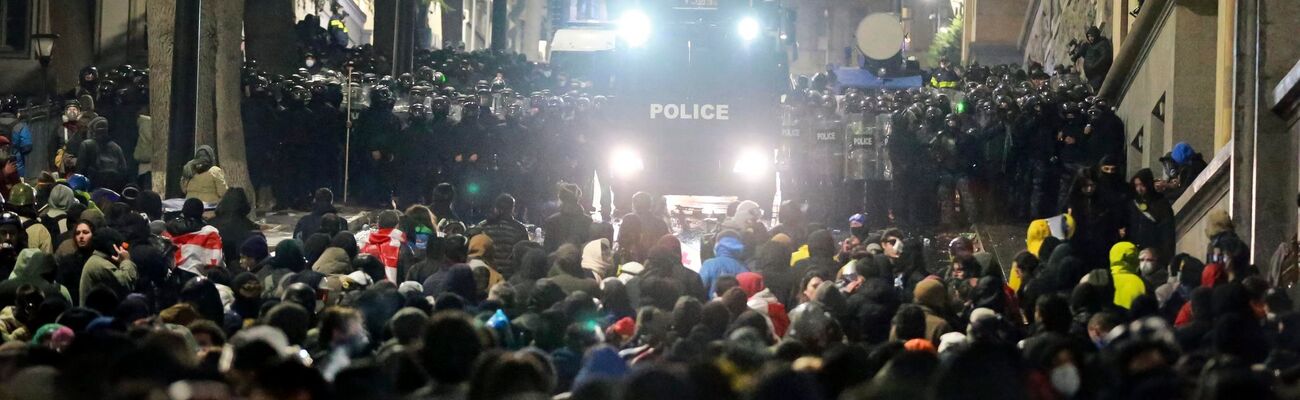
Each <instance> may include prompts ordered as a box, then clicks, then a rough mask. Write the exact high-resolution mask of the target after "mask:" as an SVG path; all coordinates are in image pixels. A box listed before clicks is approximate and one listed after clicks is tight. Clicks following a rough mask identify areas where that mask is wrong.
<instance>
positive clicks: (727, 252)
mask: <svg viewBox="0 0 1300 400" xmlns="http://www.w3.org/2000/svg"><path fill="white" fill-rule="evenodd" d="M744 252H745V245H744V244H743V243H741V241H740V236H739V235H738V234H737V233H736V232H735V231H723V232H722V233H719V234H718V243H717V244H715V245H713V256H714V257H713V258H710V259H708V260H705V261H704V263H703V264H702V265H700V280H701V282H703V284H704V287H705V288H707V289H708V291H709V299H710V300H712V299H713V298H714V297H717V296H718V295H719V294H720V293H717V286H716V281H717V279H718V277H719V276H723V275H739V274H741V273H743V272H749V268H745V263H743V262H741V261H740V256H741V255H742V254H744Z"/></svg>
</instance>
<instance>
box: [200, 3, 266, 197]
mask: <svg viewBox="0 0 1300 400" xmlns="http://www.w3.org/2000/svg"><path fill="white" fill-rule="evenodd" d="M209 1H210V2H213V3H219V4H220V6H218V7H217V10H216V15H217V18H216V20H217V23H216V27H217V37H216V38H217V45H216V55H217V58H216V61H217V62H216V74H215V78H216V88H215V89H216V92H215V93H214V94H215V98H216V112H215V113H214V114H216V116H217V118H216V129H217V130H216V133H217V137H216V140H217V157H218V164H220V165H221V169H222V170H224V171H225V172H226V181H227V183H228V184H229V185H230V187H232V188H235V187H238V188H244V192H245V193H247V194H248V201H249V204H253V205H256V204H257V198H256V197H257V189H256V188H254V187H253V184H252V181H251V180H250V179H249V177H248V158H247V157H246V155H245V154H244V149H245V147H244V119H243V116H242V115H241V114H240V107H239V103H240V101H241V100H242V93H241V92H240V75H241V68H242V67H243V60H244V54H243V51H242V49H241V48H240V44H241V43H240V42H241V39H242V37H241V36H242V35H241V34H242V32H243V27H244V0H220V1H213V0H209ZM258 151H269V149H258Z"/></svg>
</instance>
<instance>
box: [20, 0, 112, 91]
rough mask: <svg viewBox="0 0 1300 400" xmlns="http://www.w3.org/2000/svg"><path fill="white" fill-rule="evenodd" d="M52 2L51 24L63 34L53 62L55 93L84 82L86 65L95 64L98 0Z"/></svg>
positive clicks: (51, 68) (52, 74)
mask: <svg viewBox="0 0 1300 400" xmlns="http://www.w3.org/2000/svg"><path fill="white" fill-rule="evenodd" d="M36 3H38V2H32V3H31V4H36ZM48 3H49V5H47V6H46V7H49V10H48V11H49V17H50V23H49V24H48V25H47V26H49V27H50V29H52V30H53V31H54V33H57V34H59V40H58V44H57V45H55V46H54V50H53V54H51V56H50V59H52V60H54V62H51V63H50V71H49V72H50V76H51V77H52V78H53V79H54V90H55V93H62V92H65V91H67V90H70V89H72V88H75V87H77V84H78V83H80V82H81V69H82V68H84V67H86V66H89V65H94V62H95V58H94V57H95V47H94V46H95V32H94V29H93V27H94V26H95V24H94V21H95V18H94V15H95V13H94V11H95V2H93V1H71V0H69V1H52V2H48ZM29 7H30V6H29ZM101 74H102V71H101Z"/></svg>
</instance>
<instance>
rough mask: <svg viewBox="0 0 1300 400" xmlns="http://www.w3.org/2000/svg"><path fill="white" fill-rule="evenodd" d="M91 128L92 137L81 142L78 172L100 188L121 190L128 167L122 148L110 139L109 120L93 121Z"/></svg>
mask: <svg viewBox="0 0 1300 400" xmlns="http://www.w3.org/2000/svg"><path fill="white" fill-rule="evenodd" d="M89 128H90V133H91V137H90V138H89V139H86V140H85V141H82V142H81V149H80V153H78V154H77V170H78V172H79V173H81V174H83V175H86V177H88V178H90V181H91V182H94V183H95V185H97V186H99V187H106V188H109V189H112V190H120V189H121V188H122V186H123V185H125V184H126V180H125V179H126V176H125V175H124V173H125V172H126V171H125V169H126V166H127V164H126V156H125V155H124V154H123V153H122V147H120V146H118V145H117V143H116V142H114V141H113V140H112V139H111V138H110V137H109V133H108V120H107V119H105V118H103V117H97V118H95V119H92V120H91V121H90V127H89Z"/></svg>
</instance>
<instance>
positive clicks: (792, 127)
mask: <svg viewBox="0 0 1300 400" xmlns="http://www.w3.org/2000/svg"><path fill="white" fill-rule="evenodd" d="M797 112H798V110H797V109H796V107H795V106H793V105H789V104H783V105H781V138H780V140H779V141H778V144H777V152H776V168H777V171H780V172H781V173H790V172H791V171H793V170H794V161H795V157H794V152H795V149H797V148H798V146H799V140H800V136H802V132H801V129H800V127H799V119H798V118H797V117H796V115H797V114H796V113H797Z"/></svg>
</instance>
